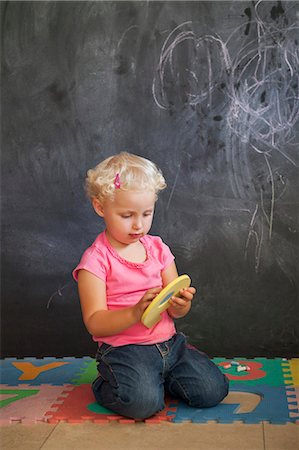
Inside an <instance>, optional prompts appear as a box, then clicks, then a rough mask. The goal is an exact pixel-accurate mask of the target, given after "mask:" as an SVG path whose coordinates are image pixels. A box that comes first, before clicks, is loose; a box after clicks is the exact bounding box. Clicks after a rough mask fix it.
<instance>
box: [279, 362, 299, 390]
mask: <svg viewBox="0 0 299 450" xmlns="http://www.w3.org/2000/svg"><path fill="white" fill-rule="evenodd" d="M282 370H283V374H284V382H285V384H286V385H289V386H299V358H293V359H290V360H286V359H285V360H283V362H282Z"/></svg>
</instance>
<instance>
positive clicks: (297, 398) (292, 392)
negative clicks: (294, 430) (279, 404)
mask: <svg viewBox="0 0 299 450" xmlns="http://www.w3.org/2000/svg"><path fill="white" fill-rule="evenodd" d="M286 396H287V401H288V406H289V412H290V417H292V418H293V419H294V420H297V421H299V387H298V386H297V387H290V386H286Z"/></svg>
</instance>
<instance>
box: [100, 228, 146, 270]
mask: <svg viewBox="0 0 299 450" xmlns="http://www.w3.org/2000/svg"><path fill="white" fill-rule="evenodd" d="M105 233H106V238H107V240H108V242H109V244H110V245H111V247H112V248H113V249H114V250H115V251H116V252H117V253H118V254H119V255H120V256H121V257H122V258H123V259H125V260H127V261H130V262H134V263H143V262H144V261H146V259H147V253H146V249H145V247H144V245H143V244H142V242H140V241H137V242H134V243H132V244H123V243H122V242H119V241H116V240H115V239H113V237H112V236H110V234H109V232H108V231H107V230H106V232H105Z"/></svg>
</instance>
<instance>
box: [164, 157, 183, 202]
mask: <svg viewBox="0 0 299 450" xmlns="http://www.w3.org/2000/svg"><path fill="white" fill-rule="evenodd" d="M180 169H181V162H180V164H179V167H178V170H177V173H176V176H175V180H174V183H173V186H172V189H171V192H170V196H169V199H168V202H167V205H166V209H167V210H168V209H169V206H170V202H171V200H172V196H173V193H174V190H175V187H176V184H177V181H178V178H179V172H180Z"/></svg>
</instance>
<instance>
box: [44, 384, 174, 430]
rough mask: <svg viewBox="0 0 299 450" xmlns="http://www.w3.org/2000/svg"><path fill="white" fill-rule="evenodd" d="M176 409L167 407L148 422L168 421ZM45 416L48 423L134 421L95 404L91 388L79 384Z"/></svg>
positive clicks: (87, 385)
mask: <svg viewBox="0 0 299 450" xmlns="http://www.w3.org/2000/svg"><path fill="white" fill-rule="evenodd" d="M175 409H176V407H175V406H173V407H171V408H170V407H169V406H166V408H165V409H164V410H163V411H161V412H160V413H159V414H156V415H155V416H154V417H153V418H151V419H148V422H161V421H170V420H171V419H172V418H173V417H174V412H175ZM46 416H47V418H48V422H49V423H57V422H59V421H67V422H69V423H81V422H84V421H86V420H88V421H92V422H96V423H108V422H111V421H118V422H120V423H134V422H135V420H133V419H128V418H126V417H123V416H120V415H118V414H116V413H114V412H112V411H109V410H108V409H106V408H104V407H102V406H100V405H98V404H97V403H96V402H95V399H94V396H93V393H92V390H91V386H90V385H89V384H81V385H80V386H75V387H74V389H73V390H72V391H71V392H70V393H69V395H68V396H67V397H66V398H65V399H63V401H62V402H61V403H60V404H59V403H56V404H53V405H52V408H51V410H49V411H47V413H46Z"/></svg>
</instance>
